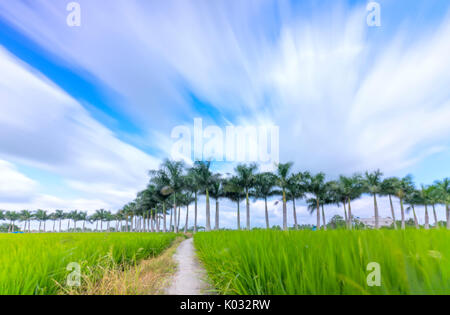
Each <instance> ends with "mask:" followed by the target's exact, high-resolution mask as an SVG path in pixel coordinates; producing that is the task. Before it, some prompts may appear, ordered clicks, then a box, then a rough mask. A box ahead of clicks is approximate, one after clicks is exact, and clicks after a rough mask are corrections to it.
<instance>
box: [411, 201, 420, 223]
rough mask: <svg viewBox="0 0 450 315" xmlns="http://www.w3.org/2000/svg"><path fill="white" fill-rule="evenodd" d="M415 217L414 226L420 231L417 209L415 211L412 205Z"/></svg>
mask: <svg viewBox="0 0 450 315" xmlns="http://www.w3.org/2000/svg"><path fill="white" fill-rule="evenodd" d="M412 210H413V215H414V225H415V226H416V229H419V221H417V216H416V209H414V205H412Z"/></svg>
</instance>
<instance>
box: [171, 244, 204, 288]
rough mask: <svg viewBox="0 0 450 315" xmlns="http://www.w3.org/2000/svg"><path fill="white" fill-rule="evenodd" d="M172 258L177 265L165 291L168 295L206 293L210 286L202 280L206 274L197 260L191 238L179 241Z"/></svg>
mask: <svg viewBox="0 0 450 315" xmlns="http://www.w3.org/2000/svg"><path fill="white" fill-rule="evenodd" d="M173 258H174V260H175V261H176V262H177V264H178V267H177V272H176V274H175V276H174V277H173V281H172V284H171V285H170V287H169V288H168V289H167V290H166V293H167V294H170V295H204V294H208V290H210V286H209V285H208V283H207V282H206V281H205V280H204V279H206V278H207V274H206V271H205V270H204V269H203V267H202V266H201V265H200V263H199V262H198V260H197V257H196V255H195V249H194V244H193V239H192V238H189V239H187V240H185V241H183V242H181V244H180V246H179V247H178V249H177V251H176V253H175V255H174V256H173Z"/></svg>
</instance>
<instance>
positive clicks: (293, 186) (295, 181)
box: [286, 172, 310, 230]
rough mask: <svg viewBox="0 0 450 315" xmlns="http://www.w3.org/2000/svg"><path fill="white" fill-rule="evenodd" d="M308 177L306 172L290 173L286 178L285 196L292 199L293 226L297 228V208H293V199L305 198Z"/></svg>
mask: <svg viewBox="0 0 450 315" xmlns="http://www.w3.org/2000/svg"><path fill="white" fill-rule="evenodd" d="M309 177H310V174H309V173H308V172H305V173H297V174H292V175H291V176H290V177H289V178H288V179H287V186H286V189H287V197H288V199H291V200H292V214H293V217H294V228H295V229H297V230H298V222H297V210H296V208H295V200H296V199H299V198H300V199H302V198H305V192H306V188H307V187H306V181H307V180H308V178H309Z"/></svg>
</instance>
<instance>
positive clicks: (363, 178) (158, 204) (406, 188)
mask: <svg viewBox="0 0 450 315" xmlns="http://www.w3.org/2000/svg"><path fill="white" fill-rule="evenodd" d="M211 166H212V165H211V162H209V161H198V162H195V163H194V164H193V165H192V167H187V166H186V165H185V164H184V163H183V162H181V161H171V160H168V159H167V160H165V161H164V162H163V163H162V164H161V166H160V168H159V169H157V170H151V171H149V175H150V181H149V184H148V185H147V187H146V189H144V190H143V191H141V192H139V193H138V194H137V197H136V199H135V200H134V201H132V202H130V203H128V204H126V205H125V206H124V207H123V208H122V209H121V210H119V211H117V213H115V214H112V213H111V212H109V211H106V210H103V209H100V210H97V211H96V212H95V213H94V214H93V215H91V216H88V214H87V212H82V211H71V212H64V211H61V210H56V211H55V212H53V213H50V214H48V213H47V212H46V211H43V210H37V211H35V212H30V211H27V210H23V211H21V212H13V211H6V212H5V211H1V210H0V221H1V220H8V221H9V223H10V224H9V229H8V231H13V229H14V223H15V222H17V221H20V222H23V223H24V229H23V230H24V231H26V230H28V231H30V230H31V228H30V222H31V221H32V220H37V221H38V222H39V231H41V225H42V224H43V230H44V231H45V230H46V227H45V224H46V222H47V221H49V220H51V221H53V231H56V224H57V223H58V222H59V223H58V225H59V229H58V230H59V231H61V222H62V220H67V230H69V229H70V224H71V222H73V229H74V230H76V229H77V222H83V226H82V229H81V230H82V231H85V224H86V222H90V223H93V222H95V224H96V226H95V231H98V230H99V224H100V231H103V223H106V228H107V230H108V231H109V230H110V223H111V222H112V221H115V225H116V226H115V229H114V230H115V231H127V232H131V231H135V232H136V231H137V232H153V231H154V232H160V231H163V232H167V231H174V232H179V230H180V224H181V209H182V208H183V209H185V210H186V211H185V218H184V220H185V223H184V232H187V229H188V226H189V225H188V223H189V207H190V206H191V205H192V204H193V205H194V224H193V231H194V232H197V231H198V229H199V227H198V220H197V218H198V198H199V196H205V200H206V205H205V215H206V223H205V230H206V231H210V230H211V229H215V230H218V229H220V210H219V204H220V200H221V199H228V200H231V201H232V202H235V203H236V222H237V229H238V230H239V229H241V225H240V222H241V209H240V205H241V202H243V201H245V211H246V212H245V222H246V229H250V226H251V225H250V221H251V216H250V200H251V199H253V201H256V200H263V201H264V205H265V223H266V228H269V227H270V222H269V206H268V204H269V200H270V199H274V198H275V199H276V200H275V202H274V205H277V204H278V203H279V202H282V210H283V211H282V212H283V226H282V228H283V229H284V230H287V229H288V222H287V217H288V215H287V211H288V203H292V216H293V218H294V222H293V226H294V228H295V229H298V228H299V226H300V225H299V222H298V218H297V211H296V201H298V200H303V201H304V202H305V203H306V204H307V207H308V210H309V211H310V213H311V214H313V213H315V214H316V219H317V221H316V229H320V228H322V229H326V228H327V223H326V222H327V221H326V217H325V215H326V211H325V207H326V206H330V205H337V206H339V207H340V206H341V205H342V207H343V212H344V220H345V222H346V226H347V228H348V229H352V227H353V225H354V223H355V217H354V216H353V214H352V202H353V201H354V200H356V199H359V198H361V196H362V195H370V196H372V197H373V209H374V217H375V228H377V229H378V228H379V227H380V224H379V208H378V199H377V198H378V197H380V196H386V197H388V198H389V202H390V211H391V216H392V219H393V220H394V225H393V227H394V228H395V229H398V228H399V227H398V225H397V221H396V214H395V213H396V210H395V206H394V198H395V199H397V200H398V203H399V205H400V214H401V223H400V227H401V228H402V229H404V228H405V226H406V224H405V222H406V221H405V213H408V212H412V213H413V217H414V223H415V226H416V228H419V227H420V226H419V222H418V219H417V213H416V208H417V206H423V207H424V211H425V225H424V226H425V228H426V229H429V228H430V218H429V209H432V213H433V218H434V226H435V227H436V228H437V227H439V221H438V216H437V211H436V206H437V205H444V206H445V215H446V226H447V228H449V229H450V220H449V215H450V209H449V204H450V179H448V178H446V179H444V180H442V181H436V182H435V183H434V184H433V185H430V186H426V187H425V186H423V185H422V186H421V187H420V189H417V188H416V187H415V185H414V183H413V180H412V177H411V176H406V177H404V178H397V177H389V178H384V179H383V174H382V173H381V172H380V171H379V170H377V171H374V172H365V173H364V174H353V175H352V176H343V175H342V176H339V178H337V179H335V180H329V181H327V180H326V176H325V174H324V173H317V174H312V173H310V172H294V171H293V163H290V162H289V163H280V164H278V165H276V170H275V171H274V172H258V166H257V165H256V164H240V165H238V166H236V168H235V169H234V174H229V173H226V174H219V173H215V172H213V171H212V168H211ZM211 199H213V201H214V204H215V213H214V226H213V227H212V225H211ZM27 226H28V229H27Z"/></svg>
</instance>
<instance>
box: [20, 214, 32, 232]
mask: <svg viewBox="0 0 450 315" xmlns="http://www.w3.org/2000/svg"><path fill="white" fill-rule="evenodd" d="M31 219H33V213H31V211H28V210H22V211H21V212H20V220H22V221H23V222H24V225H23V231H24V232H26V231H27V224H28V233H30V232H31V227H30V222H31Z"/></svg>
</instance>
